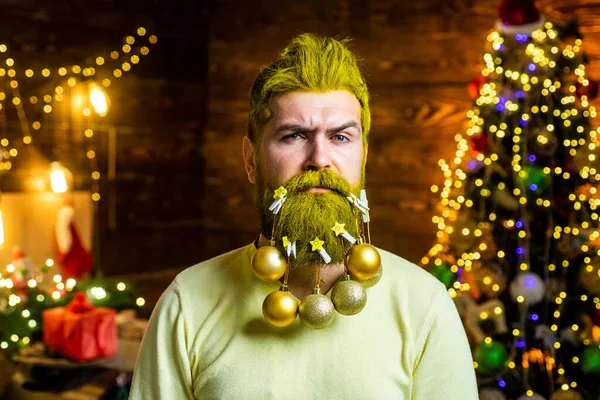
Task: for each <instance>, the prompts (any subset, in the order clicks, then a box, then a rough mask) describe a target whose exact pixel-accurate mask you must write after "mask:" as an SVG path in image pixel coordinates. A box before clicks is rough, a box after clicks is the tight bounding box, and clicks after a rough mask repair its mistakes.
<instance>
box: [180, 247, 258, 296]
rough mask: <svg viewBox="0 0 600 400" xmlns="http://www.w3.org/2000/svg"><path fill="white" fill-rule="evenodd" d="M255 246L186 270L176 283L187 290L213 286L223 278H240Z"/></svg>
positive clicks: (230, 252)
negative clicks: (206, 285)
mask: <svg viewBox="0 0 600 400" xmlns="http://www.w3.org/2000/svg"><path fill="white" fill-rule="evenodd" d="M253 246H254V245H253V244H250V245H247V246H243V247H240V248H237V249H235V250H232V251H229V252H227V253H224V254H221V255H218V256H216V257H213V258H211V259H209V260H206V261H202V262H200V263H198V264H196V265H193V266H191V267H189V268H186V269H185V270H183V271H181V272H180V273H179V274H178V275H177V276H176V277H175V282H176V284H177V285H179V286H180V287H181V288H182V289H185V288H186V287H188V286H195V287H196V288H197V287H198V285H202V284H212V283H214V282H215V280H218V279H219V278H221V277H223V278H233V277H234V275H236V276H238V278H239V273H240V271H239V270H240V269H241V268H243V267H244V266H245V265H246V264H248V261H249V257H250V255H251V247H253Z"/></svg>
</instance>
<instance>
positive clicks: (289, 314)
mask: <svg viewBox="0 0 600 400" xmlns="http://www.w3.org/2000/svg"><path fill="white" fill-rule="evenodd" d="M262 311H263V316H264V317H265V319H266V320H267V322H269V323H270V324H271V325H274V326H278V327H284V326H288V325H291V324H292V322H294V320H295V319H296V314H297V313H298V301H297V300H296V298H295V297H294V296H292V294H291V293H290V292H288V291H285V290H277V291H276V292H272V293H270V294H269V295H268V296H267V297H265V301H263V305H262Z"/></svg>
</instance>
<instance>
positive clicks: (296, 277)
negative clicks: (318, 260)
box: [258, 235, 344, 300]
mask: <svg viewBox="0 0 600 400" xmlns="http://www.w3.org/2000/svg"><path fill="white" fill-rule="evenodd" d="M268 245H269V240H268V239H267V238H265V237H264V236H263V235H260V237H259V238H258V247H263V246H268ZM315 271H316V266H315V267H306V268H302V269H291V270H290V275H289V278H288V288H289V289H290V292H291V293H292V294H293V295H294V296H296V297H297V298H298V299H300V300H303V299H304V298H305V297H306V296H308V295H309V294H312V292H313V289H314V287H315V279H316V276H315ZM343 275H344V265H343V264H335V265H328V266H327V268H321V285H320V288H321V293H323V294H325V293H327V292H328V291H329V289H331V288H332V287H333V285H335V284H336V282H337V281H339V280H340V278H341V277H342V276H343ZM281 281H282V282H283V277H282V278H281Z"/></svg>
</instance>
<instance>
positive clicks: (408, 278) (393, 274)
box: [378, 249, 446, 306]
mask: <svg viewBox="0 0 600 400" xmlns="http://www.w3.org/2000/svg"><path fill="white" fill-rule="evenodd" d="M378 250H379V252H380V254H381V264H382V268H383V274H384V276H385V280H386V282H387V283H388V285H389V287H390V289H391V290H392V291H394V292H396V293H397V294H398V295H399V296H401V297H403V298H405V299H406V300H405V301H410V302H411V303H413V304H414V303H415V302H417V303H423V305H425V306H426V305H428V304H431V302H432V301H433V299H434V298H435V297H436V296H438V295H439V294H440V293H442V292H446V288H445V287H444V285H443V284H442V283H441V282H440V281H439V280H438V279H436V278H435V277H434V276H433V275H431V274H430V273H429V272H427V271H426V270H425V269H423V268H421V267H419V266H418V265H416V264H414V263H412V262H410V261H408V260H406V259H405V258H402V257H400V256H398V255H396V254H394V253H391V252H389V251H386V250H383V249H378Z"/></svg>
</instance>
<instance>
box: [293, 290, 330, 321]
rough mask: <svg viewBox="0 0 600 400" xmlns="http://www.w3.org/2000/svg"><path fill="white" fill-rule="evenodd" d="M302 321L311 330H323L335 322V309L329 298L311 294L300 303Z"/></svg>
mask: <svg viewBox="0 0 600 400" xmlns="http://www.w3.org/2000/svg"><path fill="white" fill-rule="evenodd" d="M299 315H300V320H301V321H302V322H303V323H304V325H306V326H308V327H309V328H311V329H322V328H326V327H328V326H329V325H330V324H331V323H332V322H333V317H334V316H335V314H334V308H333V303H332V302H331V300H329V297H327V296H324V295H322V294H316V293H313V294H310V295H308V296H306V298H305V299H304V300H302V302H301V303H300V307H299Z"/></svg>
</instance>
